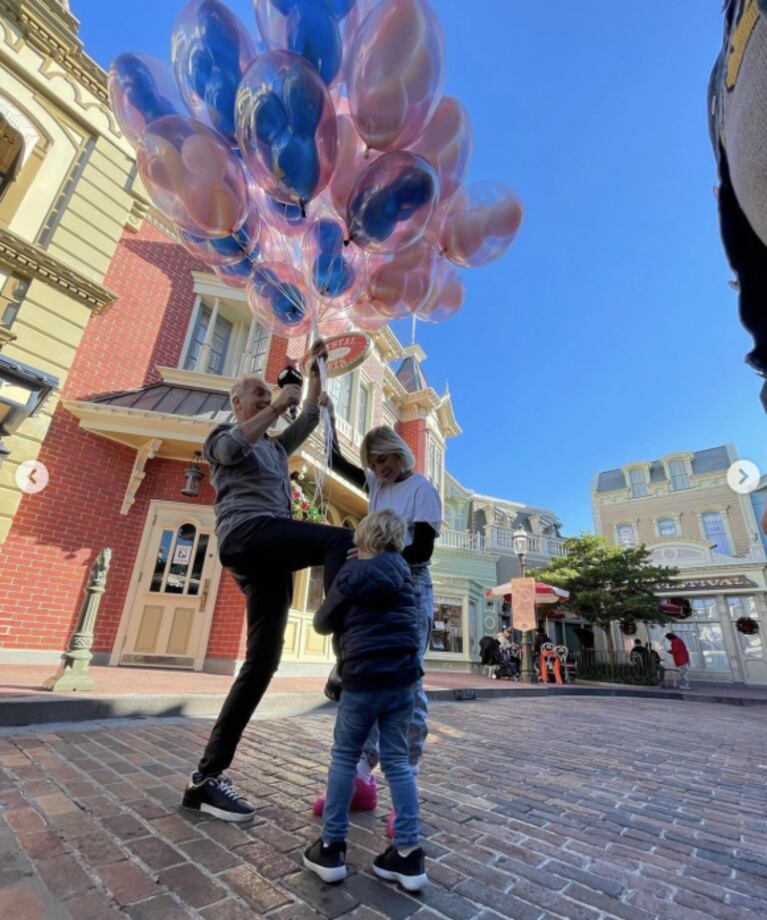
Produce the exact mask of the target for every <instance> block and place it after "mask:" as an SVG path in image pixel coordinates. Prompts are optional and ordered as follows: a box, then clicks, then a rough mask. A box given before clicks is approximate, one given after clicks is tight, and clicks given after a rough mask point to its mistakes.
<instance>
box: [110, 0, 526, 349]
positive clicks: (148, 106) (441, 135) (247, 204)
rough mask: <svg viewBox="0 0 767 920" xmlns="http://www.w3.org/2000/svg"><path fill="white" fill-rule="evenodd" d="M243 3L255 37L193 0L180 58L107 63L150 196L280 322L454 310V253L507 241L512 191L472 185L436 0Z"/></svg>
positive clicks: (222, 273)
mask: <svg viewBox="0 0 767 920" xmlns="http://www.w3.org/2000/svg"><path fill="white" fill-rule="evenodd" d="M253 6H254V12H255V18H256V23H257V24H258V31H259V33H260V39H255V38H254V37H252V36H251V35H250V34H249V32H248V30H247V29H246V27H245V25H244V24H243V23H242V22H241V21H240V19H239V18H238V17H237V16H236V15H235V14H234V13H233V12H232V11H231V10H230V9H229V8H228V7H227V6H226V5H225V4H224V3H222V2H221V0H191V2H190V3H187V5H186V6H185V7H184V8H183V9H182V10H181V12H180V14H179V16H178V18H177V20H176V23H175V26H174V29H173V35H172V38H171V62H172V70H171V68H169V67H167V66H166V65H165V64H163V63H162V62H161V61H159V60H157V59H155V58H152V57H150V56H148V55H145V54H140V53H133V52H130V53H125V54H121V55H120V56H119V57H117V58H116V59H115V61H114V62H113V63H112V66H111V68H110V72H109V93H110V100H111V104H112V108H113V110H114V112H115V115H116V117H117V119H118V121H119V122H120V125H121V127H122V129H123V131H124V132H125V134H126V136H127V137H128V139H129V140H130V141H131V143H133V144H134V145H135V147H136V151H137V162H138V169H139V173H140V175H141V179H142V181H143V183H144V185H145V187H146V190H147V193H148V194H149V196H150V198H151V199H152V202H153V203H154V205H155V206H156V207H157V208H158V209H159V210H160V211H162V212H163V213H164V214H165V215H166V217H167V218H168V219H169V220H170V221H172V222H173V224H174V226H175V227H176V230H177V232H178V236H179V239H180V240H181V242H182V243H183V245H184V246H185V247H186V248H187V249H188V250H189V252H190V253H192V254H193V255H194V256H195V257H197V258H199V259H201V260H202V261H203V262H205V263H206V264H207V265H209V266H210V267H211V269H212V270H213V271H214V272H215V273H216V275H218V277H219V278H220V279H221V280H222V281H224V282H225V283H226V284H229V285H232V286H234V287H238V288H243V289H246V290H247V298H248V302H249V303H250V306H251V309H252V310H253V312H254V314H255V315H256V316H257V318H258V319H259V320H260V321H261V322H263V323H264V324H265V325H266V326H267V327H268V328H270V329H271V330H272V331H274V332H277V333H279V334H280V335H285V336H293V335H304V334H305V333H307V332H308V331H310V330H312V329H315V330H319V331H320V332H321V333H323V334H332V333H333V332H340V331H345V330H346V329H348V328H349V326H350V325H352V324H354V325H356V326H357V327H359V328H362V329H366V330H374V329H378V328H381V327H382V326H383V325H385V324H386V323H387V322H389V321H390V320H392V319H399V318H403V317H406V316H415V317H417V318H418V319H420V320H423V321H425V322H441V321H443V320H445V319H448V318H450V317H451V316H453V315H454V314H455V313H456V312H457V311H458V310H459V309H460V308H461V305H462V303H463V300H464V293H465V292H464V287H463V282H462V280H461V278H460V275H459V272H458V268H459V267H460V268H473V267H477V266H480V265H485V264H487V263H488V262H490V261H491V260H493V259H496V258H498V257H499V256H500V255H501V254H502V253H503V252H505V250H506V249H507V248H508V246H509V245H510V243H511V242H512V240H513V239H514V237H515V236H516V234H517V231H518V229H519V226H520V223H521V221H522V206H521V204H520V203H519V200H518V199H517V197H516V196H515V194H514V192H513V191H511V190H510V189H509V188H508V187H506V186H504V185H501V184H499V183H477V184H470V185H464V179H465V178H466V174H467V169H468V162H469V156H470V152H471V146H472V135H471V125H470V123H469V117H468V114H467V112H466V110H465V108H464V107H463V106H462V105H461V103H460V102H459V101H458V100H457V99H454V98H452V97H450V96H443V95H442V83H443V76H444V38H443V34H442V29H441V26H440V24H439V21H438V20H437V18H436V15H435V13H434V11H433V10H432V8H431V7H430V6H429V3H428V2H427V0H253Z"/></svg>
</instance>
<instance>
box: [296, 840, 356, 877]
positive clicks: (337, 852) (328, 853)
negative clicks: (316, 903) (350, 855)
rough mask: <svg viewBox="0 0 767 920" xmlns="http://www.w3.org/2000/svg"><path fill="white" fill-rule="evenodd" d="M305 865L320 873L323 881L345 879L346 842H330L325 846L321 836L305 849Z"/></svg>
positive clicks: (316, 873)
mask: <svg viewBox="0 0 767 920" xmlns="http://www.w3.org/2000/svg"><path fill="white" fill-rule="evenodd" d="M304 866H305V867H306V868H307V869H308V870H309V871H310V872H314V874H315V875H319V877H320V878H321V879H322V881H323V882H328V883H332V882H340V881H343V879H345V878H346V844H345V843H329V844H328V845H327V846H325V844H324V843H323V842H322V838H321V837H320V839H319V840H315V841H314V843H313V844H312V845H311V846H310V847H308V848H307V849H306V850H305V851H304Z"/></svg>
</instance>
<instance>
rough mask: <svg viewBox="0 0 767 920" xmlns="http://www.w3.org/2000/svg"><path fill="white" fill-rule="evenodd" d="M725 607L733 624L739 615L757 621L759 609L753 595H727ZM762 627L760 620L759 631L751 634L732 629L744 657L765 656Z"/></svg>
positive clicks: (757, 657)
mask: <svg viewBox="0 0 767 920" xmlns="http://www.w3.org/2000/svg"><path fill="white" fill-rule="evenodd" d="M727 609H728V612H729V614H730V619H731V620H732V622H733V624H734V623H735V621H736V620H739V619H740V618H741V617H751V619H752V620H756V621H757V622H758V623H759V620H760V617H759V611H758V609H757V606H756V599H755V598H753V597H750V596H745V597H728V598H727ZM763 629H764V623H763V622H761V623H759V632H757V633H754V635H753V636H746V635H744V634H743V633H742V632H738V630H737V629H735V630H734V631H735V635H736V636H737V639H738V643H739V645H740V650H741V652H742V654H743V655H745V656H746V658H754V659H762V658H764V657H765V648H764V636H763V634H762V630H763Z"/></svg>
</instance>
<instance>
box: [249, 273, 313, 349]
mask: <svg viewBox="0 0 767 920" xmlns="http://www.w3.org/2000/svg"><path fill="white" fill-rule="evenodd" d="M247 297H248V303H249V304H250V309H251V310H252V311H253V315H254V316H255V317H256V319H257V320H259V322H261V323H263V324H264V326H266V328H267V329H269V330H270V331H271V332H275V333H277V334H278V335H282V336H285V337H287V338H293V337H295V336H299V335H306V333H307V332H309V330H310V329H311V326H312V319H313V315H312V309H311V305H310V302H309V298H308V297H307V293H306V287H305V285H304V281H303V278H302V277H301V275H300V274H299V273H298V272H297V271H296V269H295V268H293V267H292V266H290V265H288V264H287V263H285V262H263V263H262V264H260V265H257V266H255V267H254V269H253V273H252V275H251V279H250V282H249V284H248V293H247Z"/></svg>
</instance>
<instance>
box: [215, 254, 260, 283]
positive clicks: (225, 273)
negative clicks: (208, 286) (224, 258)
mask: <svg viewBox="0 0 767 920" xmlns="http://www.w3.org/2000/svg"><path fill="white" fill-rule="evenodd" d="M258 259H259V253H258V249H255V250H253V252H252V253H251V254H250V255H248V256H243V257H242V258H241V259H239V260H238V261H237V262H231V263H229V264H228V265H214V266H213V272H214V274H215V275H216V277H217V278H219V279H220V280H221V281H223V282H224V284H228V285H229V287H233V288H241V289H245V288H247V286H248V285H249V284H250V281H251V278H252V277H253V269H254V268H255V266H256V263H257V262H258Z"/></svg>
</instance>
